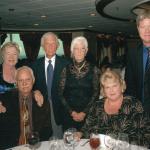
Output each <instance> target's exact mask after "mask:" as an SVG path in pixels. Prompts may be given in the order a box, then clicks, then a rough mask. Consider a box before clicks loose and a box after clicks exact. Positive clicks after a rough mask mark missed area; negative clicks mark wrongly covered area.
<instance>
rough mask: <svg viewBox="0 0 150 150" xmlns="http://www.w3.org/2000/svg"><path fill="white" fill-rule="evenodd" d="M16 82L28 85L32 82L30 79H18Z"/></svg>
mask: <svg viewBox="0 0 150 150" xmlns="http://www.w3.org/2000/svg"><path fill="white" fill-rule="evenodd" d="M17 81H18V83H20V84H22V83H30V82H31V81H32V79H30V78H28V79H18V80H17Z"/></svg>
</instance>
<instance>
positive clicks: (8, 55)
mask: <svg viewBox="0 0 150 150" xmlns="http://www.w3.org/2000/svg"><path fill="white" fill-rule="evenodd" d="M18 57H19V53H18V51H17V50H16V48H15V47H13V46H11V47H6V48H5V51H4V52H3V61H4V64H7V65H9V66H15V65H16V63H17V62H18Z"/></svg>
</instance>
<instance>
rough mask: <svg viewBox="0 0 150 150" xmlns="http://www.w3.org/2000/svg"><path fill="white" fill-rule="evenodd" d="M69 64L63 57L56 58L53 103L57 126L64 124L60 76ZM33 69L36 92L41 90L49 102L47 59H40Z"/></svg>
mask: <svg viewBox="0 0 150 150" xmlns="http://www.w3.org/2000/svg"><path fill="white" fill-rule="evenodd" d="M68 63H69V60H67V59H64V58H63V57H59V56H56V60H55V68H54V74H53V82H52V90H51V93H52V103H53V110H54V116H55V121H56V123H57V125H60V124H61V123H62V117H63V116H62V114H63V112H62V105H61V100H60V99H59V96H58V86H59V81H60V74H61V71H62V69H63V68H64V67H65V66H66V65H67V64H68ZM31 67H32V69H33V71H34V76H35V85H34V89H35V90H40V91H41V93H42V94H43V96H44V99H45V100H48V91H47V85H46V77H45V58H44V57H42V58H39V59H38V60H37V61H36V62H34V63H33V64H32V66H31Z"/></svg>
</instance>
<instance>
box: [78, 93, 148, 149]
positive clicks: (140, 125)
mask: <svg viewBox="0 0 150 150" xmlns="http://www.w3.org/2000/svg"><path fill="white" fill-rule="evenodd" d="M104 101H105V99H104V98H103V99H100V100H98V101H96V102H95V103H94V104H93V106H92V107H91V108H90V110H89V114H88V116H87V119H86V122H85V124H84V126H83V127H82V129H81V131H82V132H83V136H84V137H86V138H89V135H90V133H92V132H98V133H100V134H110V133H113V134H116V135H117V134H118V133H126V134H128V136H129V141H130V142H135V143H137V144H138V145H146V146H147V145H148V144H149V141H150V122H149V118H148V116H147V115H145V114H144V113H143V108H142V104H141V103H140V101H137V100H136V99H135V98H133V97H129V96H125V97H124V99H123V103H122V106H121V108H120V110H119V112H118V114H113V115H109V114H107V113H106V112H105V110H104Z"/></svg>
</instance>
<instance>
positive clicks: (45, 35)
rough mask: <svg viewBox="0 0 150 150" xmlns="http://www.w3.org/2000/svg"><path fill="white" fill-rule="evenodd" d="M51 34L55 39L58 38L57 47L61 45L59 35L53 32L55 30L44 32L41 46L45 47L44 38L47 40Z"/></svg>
mask: <svg viewBox="0 0 150 150" xmlns="http://www.w3.org/2000/svg"><path fill="white" fill-rule="evenodd" d="M49 36H53V37H55V39H56V44H57V47H58V46H59V40H58V36H57V35H56V34H55V33H53V32H47V33H44V34H43V36H42V37H41V46H42V47H43V45H44V40H45V39H46V38H47V37H49Z"/></svg>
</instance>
